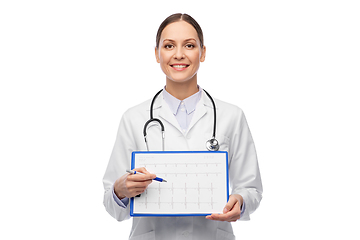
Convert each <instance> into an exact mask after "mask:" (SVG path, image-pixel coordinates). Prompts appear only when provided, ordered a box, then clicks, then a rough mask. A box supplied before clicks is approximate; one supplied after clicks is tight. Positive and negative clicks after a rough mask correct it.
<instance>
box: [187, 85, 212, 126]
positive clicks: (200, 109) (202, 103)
mask: <svg viewBox="0 0 360 240" xmlns="http://www.w3.org/2000/svg"><path fill="white" fill-rule="evenodd" d="M212 109H213V107H212V104H211V102H210V99H208V98H207V96H206V93H205V92H204V91H202V92H201V98H200V100H199V102H198V104H197V105H196V109H195V112H194V116H193V118H192V119H191V123H190V126H189V128H188V132H189V131H190V130H191V128H192V127H193V126H194V125H195V124H196V123H197V122H198V121H199V120H200V119H201V118H202V117H203V116H205V114H207V112H208V111H213V110H212Z"/></svg>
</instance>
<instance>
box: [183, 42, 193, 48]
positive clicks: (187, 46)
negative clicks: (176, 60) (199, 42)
mask: <svg viewBox="0 0 360 240" xmlns="http://www.w3.org/2000/svg"><path fill="white" fill-rule="evenodd" d="M185 47H186V48H188V49H193V48H194V47H195V45H194V44H191V43H188V44H186V46H185Z"/></svg>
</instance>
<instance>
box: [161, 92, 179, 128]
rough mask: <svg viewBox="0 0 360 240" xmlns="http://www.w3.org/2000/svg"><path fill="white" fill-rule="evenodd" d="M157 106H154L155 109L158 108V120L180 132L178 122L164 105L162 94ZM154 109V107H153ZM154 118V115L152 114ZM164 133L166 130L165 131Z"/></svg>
mask: <svg viewBox="0 0 360 240" xmlns="http://www.w3.org/2000/svg"><path fill="white" fill-rule="evenodd" d="M158 98H159V100H158V104H157V105H155V106H156V107H157V108H159V118H161V119H160V120H164V121H167V122H168V123H170V124H171V125H173V126H174V127H175V128H176V129H178V130H179V131H180V132H181V128H180V125H179V123H178V121H177V120H176V118H175V116H174V114H173V113H172V112H171V110H170V107H169V106H168V105H167V104H166V102H165V101H164V98H163V94H162V93H161V94H160V95H159V97H158ZM154 109H155V107H154ZM154 117H155V118H156V115H155V114H154ZM165 132H166V129H165Z"/></svg>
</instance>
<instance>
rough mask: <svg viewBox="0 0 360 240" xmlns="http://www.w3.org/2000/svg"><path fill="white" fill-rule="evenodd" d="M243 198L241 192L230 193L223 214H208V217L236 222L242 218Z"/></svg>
mask: <svg viewBox="0 0 360 240" xmlns="http://www.w3.org/2000/svg"><path fill="white" fill-rule="evenodd" d="M243 201H244V200H243V198H242V196H241V195H239V194H233V195H230V197H229V201H228V202H227V204H226V205H225V208H224V210H223V213H222V214H216V213H213V214H211V215H209V216H206V219H209V220H217V221H227V222H236V221H237V220H238V219H240V212H241V210H240V209H241V206H242V204H243Z"/></svg>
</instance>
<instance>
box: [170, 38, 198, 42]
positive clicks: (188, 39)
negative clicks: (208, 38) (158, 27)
mask: <svg viewBox="0 0 360 240" xmlns="http://www.w3.org/2000/svg"><path fill="white" fill-rule="evenodd" d="M190 40H193V41H195V42H196V39H195V38H187V39H185V40H184V42H187V41H190ZM165 41H169V42H175V40H173V39H168V38H166V39H164V40H163V42H165Z"/></svg>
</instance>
